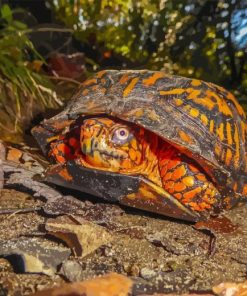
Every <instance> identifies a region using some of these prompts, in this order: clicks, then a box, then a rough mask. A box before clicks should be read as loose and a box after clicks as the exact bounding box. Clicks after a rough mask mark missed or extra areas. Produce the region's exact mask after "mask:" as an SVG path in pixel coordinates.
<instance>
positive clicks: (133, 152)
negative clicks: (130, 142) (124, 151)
mask: <svg viewBox="0 0 247 296" xmlns="http://www.w3.org/2000/svg"><path fill="white" fill-rule="evenodd" d="M129 156H130V159H131V160H133V161H135V159H136V151H135V150H134V149H133V148H130V150H129Z"/></svg>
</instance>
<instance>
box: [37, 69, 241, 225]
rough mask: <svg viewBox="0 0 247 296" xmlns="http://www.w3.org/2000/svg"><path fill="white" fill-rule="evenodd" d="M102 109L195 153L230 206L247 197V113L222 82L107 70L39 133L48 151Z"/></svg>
mask: <svg viewBox="0 0 247 296" xmlns="http://www.w3.org/2000/svg"><path fill="white" fill-rule="evenodd" d="M97 114H99V115H102V114H103V115H105V116H111V117H115V118H119V119H121V120H124V121H127V122H130V123H133V124H136V125H138V126H141V127H143V128H145V129H146V130H149V131H151V132H152V133H155V134H156V135H157V136H159V137H160V138H162V139H163V140H164V141H166V142H168V143H169V144H171V145H172V146H173V147H175V148H176V149H178V150H179V151H180V152H181V153H183V154H185V155H186V157H189V158H191V159H193V160H194V161H195V162H196V163H197V164H198V165H199V166H200V167H201V168H202V169H203V171H205V172H206V174H207V175H208V176H209V178H210V179H211V180H212V182H213V184H215V186H216V188H217V189H218V191H219V192H220V194H221V198H222V200H223V201H222V203H221V204H222V205H223V204H224V207H226V208H228V207H229V208H230V207H231V206H233V205H234V204H235V203H236V202H237V201H239V200H242V199H243V198H245V197H247V121H246V115H245V113H244V111H243V109H242V107H241V106H240V105H239V103H238V102H237V100H236V99H235V97H234V96H233V95H232V94H231V93H229V92H228V91H226V90H225V89H223V88H222V87H219V86H217V85H214V84H212V83H208V82H204V81H201V80H196V79H190V78H185V77H179V76H172V75H167V74H166V73H164V72H158V71H157V72H156V71H148V70H141V71H134V70H133V71H132V70H128V71H116V70H106V71H101V72H98V73H97V74H96V75H95V76H93V77H92V78H91V79H88V80H86V81H85V82H84V83H83V85H82V87H81V89H80V90H79V92H78V93H77V94H76V95H75V96H74V98H73V99H72V100H71V102H70V103H69V105H68V106H67V107H66V108H65V109H64V110H63V111H62V112H61V113H59V114H58V115H56V116H54V117H53V118H51V119H49V120H44V121H43V122H42V123H41V125H40V126H38V127H36V128H35V129H34V131H33V134H34V136H35V137H36V138H37V141H38V142H39V144H40V145H41V148H42V149H43V151H44V152H45V153H47V149H48V148H47V139H48V138H51V137H53V136H56V135H58V134H59V133H60V134H61V133H64V131H66V130H67V129H68V128H69V126H70V125H71V124H73V123H74V122H75V121H76V119H77V118H78V117H79V116H91V115H97ZM108 175H109V174H108ZM126 178H127V177H126ZM143 186H144V185H143ZM127 203H128V202H127ZM136 203H137V205H136V206H137V207H142V206H139V205H138V202H137V201H136ZM129 204H131V203H129ZM154 207H155V206H154ZM156 208H157V207H156ZM151 210H152V211H157V210H155V209H151ZM158 212H160V211H158ZM176 215H178V214H177V213H175V214H174V215H171V216H176ZM186 219H187V218H186ZM187 220H196V219H194V218H188V219H187Z"/></svg>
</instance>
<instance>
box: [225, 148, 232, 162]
mask: <svg viewBox="0 0 247 296" xmlns="http://www.w3.org/2000/svg"><path fill="white" fill-rule="evenodd" d="M231 160H232V150H231V149H229V148H227V149H226V165H228V166H229V165H230V163H231Z"/></svg>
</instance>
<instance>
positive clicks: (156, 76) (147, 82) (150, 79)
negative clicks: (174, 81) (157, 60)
mask: <svg viewBox="0 0 247 296" xmlns="http://www.w3.org/2000/svg"><path fill="white" fill-rule="evenodd" d="M163 77H165V74H164V73H162V72H156V73H154V74H152V75H151V76H150V77H148V78H146V79H143V84H144V85H145V86H151V85H154V84H155V82H156V81H157V80H158V79H160V78H163Z"/></svg>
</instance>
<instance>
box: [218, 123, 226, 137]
mask: <svg viewBox="0 0 247 296" xmlns="http://www.w3.org/2000/svg"><path fill="white" fill-rule="evenodd" d="M216 134H217V135H218V136H219V138H220V140H221V141H223V140H224V138H225V135H224V123H223V122H221V124H220V126H219V128H216Z"/></svg>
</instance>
